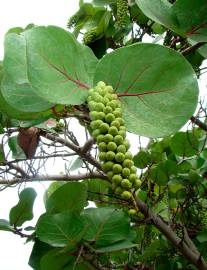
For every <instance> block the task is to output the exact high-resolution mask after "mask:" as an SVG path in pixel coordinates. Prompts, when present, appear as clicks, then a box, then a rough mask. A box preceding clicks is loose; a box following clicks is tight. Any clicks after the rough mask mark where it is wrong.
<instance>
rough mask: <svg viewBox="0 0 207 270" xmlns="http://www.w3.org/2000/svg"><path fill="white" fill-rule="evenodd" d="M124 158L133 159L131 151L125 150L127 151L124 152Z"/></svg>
mask: <svg viewBox="0 0 207 270" xmlns="http://www.w3.org/2000/svg"><path fill="white" fill-rule="evenodd" d="M114 141H115V138H114ZM125 159H133V155H132V153H131V152H129V151H127V152H126V153H125Z"/></svg>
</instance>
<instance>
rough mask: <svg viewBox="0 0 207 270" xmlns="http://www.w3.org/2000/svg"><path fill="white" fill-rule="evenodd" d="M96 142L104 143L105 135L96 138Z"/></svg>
mask: <svg viewBox="0 0 207 270" xmlns="http://www.w3.org/2000/svg"><path fill="white" fill-rule="evenodd" d="M96 141H97V143H100V142H103V141H104V135H103V134H100V135H98V136H97V138H96Z"/></svg>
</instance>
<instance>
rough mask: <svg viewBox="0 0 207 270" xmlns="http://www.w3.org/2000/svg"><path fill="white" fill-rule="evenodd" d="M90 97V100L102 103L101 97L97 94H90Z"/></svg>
mask: <svg viewBox="0 0 207 270" xmlns="http://www.w3.org/2000/svg"><path fill="white" fill-rule="evenodd" d="M91 97H92V100H94V101H96V102H100V103H103V97H102V96H101V95H99V94H98V93H94V94H92V95H91Z"/></svg>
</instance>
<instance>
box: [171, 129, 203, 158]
mask: <svg viewBox="0 0 207 270" xmlns="http://www.w3.org/2000/svg"><path fill="white" fill-rule="evenodd" d="M170 147H171V149H172V151H173V153H174V154H175V155H178V156H181V157H191V156H194V155H196V153H197V152H198V147H199V142H198V140H197V138H196V137H195V136H194V135H193V134H192V133H190V132H178V133H176V134H175V135H174V136H173V137H172V139H171V142H170Z"/></svg>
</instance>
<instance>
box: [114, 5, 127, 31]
mask: <svg viewBox="0 0 207 270" xmlns="http://www.w3.org/2000/svg"><path fill="white" fill-rule="evenodd" d="M116 5H117V15H116V19H117V24H118V26H119V27H121V28H125V27H126V26H127V24H128V22H129V14H128V13H129V10H128V1H127V0H117V1H116Z"/></svg>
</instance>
